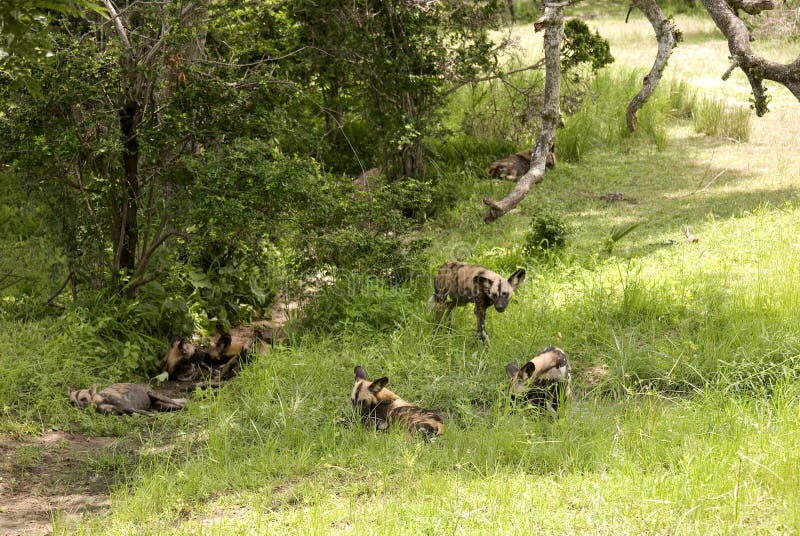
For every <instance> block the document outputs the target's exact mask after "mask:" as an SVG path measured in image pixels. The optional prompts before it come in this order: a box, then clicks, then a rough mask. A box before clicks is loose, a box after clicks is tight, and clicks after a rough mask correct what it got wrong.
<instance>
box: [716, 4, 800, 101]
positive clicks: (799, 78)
mask: <svg viewBox="0 0 800 536" xmlns="http://www.w3.org/2000/svg"><path fill="white" fill-rule="evenodd" d="M702 2H703V6H704V7H705V8H706V11H708V14H709V15H711V18H712V19H713V20H714V24H716V25H717V28H719V29H720V31H721V32H722V33H723V35H725V38H726V39H727V40H728V50H729V51H730V53H731V60H732V61H733V68H736V67H738V68H740V69H741V70H742V71H743V72H744V74H745V75H746V76H747V79H748V80H749V81H750V87H751V88H752V89H753V97H754V106H755V110H756V115H758V116H759V117H761V116H763V115H764V114H765V113H767V111H768V109H767V103H768V102H769V99H768V98H767V94H766V88H765V87H764V80H772V81H774V82H778V83H779V84H782V85H783V86H785V87H786V88H787V89H788V90H789V91H791V92H792V95H794V96H795V98H797V100H800V56H799V57H798V58H797V59H795V60H794V61H793V62H791V63H787V64H783V63H778V62H774V61H769V60H767V59H764V58H762V57H761V56H759V55H758V54H756V53H754V52H753V51H752V49H751V48H750V41H751V37H750V31H749V30H748V29H747V26H746V25H745V23H744V21H743V20H742V19H740V18H739V17H738V16H737V14H736V13H735V12H734V9H735V10H738V9H742V10H743V11H746V12H747V13H750V14H758V13H760V12H761V11H763V10H766V9H772V7H774V2H773V1H772V0H733V1H731V2H730V5H729V4H728V3H727V2H725V0H702ZM731 6H733V7H731ZM733 68H732V69H733ZM732 69H729V70H728V71H726V73H725V75H723V80H725V79H727V78H728V76H730V72H731V70H732Z"/></svg>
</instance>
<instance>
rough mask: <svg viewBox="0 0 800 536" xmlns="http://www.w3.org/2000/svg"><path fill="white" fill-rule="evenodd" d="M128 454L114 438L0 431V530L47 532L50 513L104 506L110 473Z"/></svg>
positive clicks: (63, 515) (65, 517)
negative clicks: (21, 435)
mask: <svg viewBox="0 0 800 536" xmlns="http://www.w3.org/2000/svg"><path fill="white" fill-rule="evenodd" d="M129 459H130V456H129V453H128V452H127V451H125V450H124V449H121V448H120V445H119V441H118V440H117V439H115V438H109V437H83V436H78V435H73V434H68V433H64V432H49V433H47V434H45V435H43V436H41V437H26V438H23V439H13V438H11V437H8V436H4V435H0V534H2V535H4V536H19V535H25V536H28V535H34V534H49V533H50V532H51V529H52V524H53V521H54V520H56V519H58V520H59V523H69V522H70V521H71V520H75V519H76V518H78V517H80V516H81V515H82V514H83V513H84V512H91V513H96V512H99V511H102V510H104V509H106V508H107V507H108V506H109V504H110V499H109V489H110V487H111V486H112V485H113V483H114V475H115V474H117V470H118V469H119V468H120V464H123V465H124V464H126V463H128V460H129Z"/></svg>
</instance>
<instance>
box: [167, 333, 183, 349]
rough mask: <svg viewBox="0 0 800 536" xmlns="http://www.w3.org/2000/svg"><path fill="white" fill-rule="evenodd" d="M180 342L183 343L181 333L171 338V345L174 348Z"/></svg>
mask: <svg viewBox="0 0 800 536" xmlns="http://www.w3.org/2000/svg"><path fill="white" fill-rule="evenodd" d="M179 344H183V337H181V336H180V335H173V336H172V338H170V340H169V345H170V346H171V347H172V348H175V347H176V346H178V345H179Z"/></svg>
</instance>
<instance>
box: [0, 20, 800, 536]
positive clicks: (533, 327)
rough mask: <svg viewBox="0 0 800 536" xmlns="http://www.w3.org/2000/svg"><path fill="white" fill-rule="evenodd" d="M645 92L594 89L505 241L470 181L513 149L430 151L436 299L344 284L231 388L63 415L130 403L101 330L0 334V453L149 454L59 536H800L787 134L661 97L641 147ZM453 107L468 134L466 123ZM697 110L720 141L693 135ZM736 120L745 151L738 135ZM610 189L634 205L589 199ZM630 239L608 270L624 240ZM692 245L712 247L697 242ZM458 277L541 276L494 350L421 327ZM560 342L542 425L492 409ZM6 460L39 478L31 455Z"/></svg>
mask: <svg viewBox="0 0 800 536" xmlns="http://www.w3.org/2000/svg"><path fill="white" fill-rule="evenodd" d="M620 9H622V8H620ZM623 11H624V10H623ZM640 22H641V21H640ZM641 24H644V25H645V26H646V23H644V22H641ZM614 37H617V38H618V37H619V36H614ZM615 42H616V41H615ZM615 46H617V45H615ZM677 50H678V51H680V50H681V49H680V48H679V49H677ZM722 59H723V60H724V58H722ZM698 61H699V60H698ZM722 64H723V65H724V61H722ZM722 71H724V66H723V67H722ZM637 73H638V74H637ZM684 74H686V73H684ZM689 74H691V73H689ZM640 76H641V73H640V72H638V71H635V70H627V68H620V69H615V70H609V71H608V72H607V73H604V74H602V75H601V76H599V77H598V79H597V80H596V82H595V85H594V86H593V89H592V91H591V95H590V99H589V100H588V101H587V104H586V105H585V107H584V108H585V110H584V108H582V109H581V111H579V112H578V114H576V115H575V116H573V117H571V118H569V119H568V121H567V125H566V127H565V128H564V129H562V131H561V132H560V133H559V143H558V150H559V152H560V155H561V156H562V158H561V160H560V161H559V164H558V166H557V167H556V169H555V170H553V171H551V172H548V175H547V180H545V181H544V182H543V183H542V184H541V185H539V186H537V187H536V189H534V190H533V191H531V193H530V195H529V197H528V198H527V199H526V201H525V202H524V203H522V205H520V207H519V209H518V210H516V211H514V212H512V213H510V214H508V215H506V216H505V217H504V218H503V219H502V220H500V221H499V222H497V223H495V224H492V225H485V224H483V223H482V221H481V217H482V215H483V213H484V210H485V208H484V206H483V204H482V203H481V199H482V197H483V196H485V195H490V196H492V197H495V198H500V197H502V196H503V195H504V194H505V193H506V192H507V191H508V190H509V189H510V188H511V185H510V184H509V183H507V182H502V181H488V180H485V179H484V178H483V177H482V174H483V169H484V168H485V167H486V165H487V164H488V163H489V162H491V160H493V159H494V158H496V157H498V156H504V155H505V154H508V152H511V151H513V150H515V148H514V146H513V144H510V143H509V140H508V139H500V137H498V136H497V135H496V132H494V131H491V130H484V131H482V132H483V133H482V134H481V135H474V136H466V135H453V136H452V137H449V138H447V139H444V138H443V139H440V140H437V141H436V143H435V144H433V147H432V151H433V153H434V158H435V161H434V163H433V164H432V165H431V169H432V170H433V171H432V173H433V174H435V175H436V182H437V184H438V188H437V192H436V193H435V196H434V197H435V199H434V204H435V207H436V211H435V215H434V218H433V219H432V220H430V221H429V222H428V223H427V224H426V226H425V228H424V229H422V230H420V233H421V234H423V235H425V236H428V237H430V238H432V239H433V241H434V246H433V247H431V249H430V251H429V254H428V259H429V265H428V266H427V267H425V268H427V273H428V275H427V276H420V277H418V278H416V279H414V280H412V281H410V282H409V283H408V284H406V285H403V286H401V287H386V286H382V285H383V284H382V283H379V282H376V281H373V280H361V279H359V278H354V279H353V280H352V281H348V282H347V284H346V285H342V286H341V287H340V288H337V289H335V292H333V293H331V294H329V295H326V300H328V304H329V305H328V306H327V307H330V309H328V310H323V311H321V312H320V313H319V315H318V318H320V319H324V321H325V322H326V323H327V325H326V326H325V329H321V330H319V331H318V332H314V333H309V334H307V335H305V336H302V337H298V338H296V339H294V340H293V341H292V344H291V345H290V346H289V347H287V348H278V349H276V350H274V351H272V352H270V353H268V354H265V355H261V356H258V357H257V358H256V359H255V361H254V362H253V363H252V364H251V365H250V366H248V367H247V368H246V369H245V370H243V372H242V374H241V375H240V376H238V377H237V378H236V379H235V380H234V381H233V382H231V383H230V384H229V385H227V386H226V387H225V388H224V389H221V390H219V391H216V392H205V393H200V392H198V393H195V394H194V396H193V398H192V402H191V404H190V406H189V408H188V409H187V411H185V412H180V413H173V414H163V415H159V416H157V417H155V418H153V419H148V418H144V417H140V416H134V417H130V418H112V417H104V416H100V415H96V414H93V413H92V412H86V411H79V410H77V409H75V408H72V407H70V406H69V404H68V402H67V399H66V395H65V394H64V390H65V388H66V386H67V385H71V386H74V387H77V386H81V387H84V386H87V385H88V384H90V383H92V382H94V381H97V382H99V383H101V385H105V384H107V383H109V382H111V381H116V380H120V379H123V378H125V379H129V378H126V377H125V375H124V373H125V370H126V369H125V365H124V357H123V356H122V355H119V356H118V355H100V354H98V353H97V351H96V349H95V348H93V347H92V341H93V340H94V338H95V337H96V334H97V333H99V331H98V330H99V329H100V327H98V326H96V325H93V324H92V323H91V322H89V321H88V320H87V319H86V318H83V317H65V318H58V317H53V318H49V319H45V320H41V319H39V320H35V319H30V318H24V317H11V316H9V317H3V318H0V325H1V326H2V329H3V331H4V333H11V334H15V336H14V337H4V338H2V339H0V366H2V369H3V371H4V375H3V381H2V382H0V408H2V414H1V415H0V429H2V430H3V431H4V432H6V433H13V434H24V433H31V432H34V431H37V430H40V429H42V428H49V427H56V428H62V429H67V430H71V431H75V432H81V433H84V434H90V435H116V436H121V437H125V438H127V439H128V440H129V442H135V443H137V444H141V449H139V451H138V452H137V453H136V457H135V458H133V457H131V458H129V457H128V456H127V455H125V454H115V453H101V454H98V455H96V456H94V457H90V459H89V461H88V462H87V471H88V470H102V471H104V472H106V473H113V474H116V475H117V477H118V481H119V482H120V483H119V484H118V485H117V486H116V487H115V488H114V495H113V504H112V507H111V509H110V511H108V512H106V513H100V514H97V515H87V516H85V517H84V518H83V519H82V520H80V521H79V522H77V523H75V522H71V521H69V520H67V519H66V518H64V517H61V516H58V515H56V516H55V527H54V532H55V533H56V534H132V533H137V534H138V533H141V534H198V533H202V534H242V533H247V534H265V533H275V534H329V533H343V534H347V533H365V532H366V533H391V534H395V533H396V534H425V533H430V534H439V533H462V534H481V533H508V534H517V533H525V532H531V533H540V532H545V531H547V532H556V533H559V534H586V533H590V534H612V533H613V534H644V533H655V534H686V533H688V534H729V533H733V534H741V533H745V534H773V533H775V534H782V533H785V534H791V533H797V532H798V531H800V506H799V505H798V502H797V501H796V497H797V496H798V494H799V493H800V473H798V471H797V469H796V468H797V466H798V464H799V463H800V454H798V449H797V448H796V446H797V445H798V443H800V409H799V408H800V405H798V399H799V398H798V395H800V378H799V377H798V376H799V375H800V324H798V322H797V311H798V310H800V285H798V284H797V283H796V282H797V281H798V280H800V255H798V247H799V246H798V242H797V239H796V229H797V226H798V223H799V222H800V200H798V197H797V194H796V188H795V185H796V184H797V182H798V180H800V171H798V170H797V167H796V166H793V165H791V164H792V163H793V162H795V160H796V154H795V153H794V152H793V151H794V149H795V148H793V147H792V146H791V144H786V143H785V139H784V137H782V134H781V133H782V132H789V131H790V130H789V129H791V128H795V127H794V126H793V125H794V122H793V121H794V115H792V114H791V113H784V114H783V115H779V114H776V113H771V114H770V115H768V116H767V117H766V118H764V119H760V120H758V121H767V123H757V122H756V120H753V124H752V125H750V123H748V121H749V119H748V120H745V118H744V117H743V116H737V115H736V114H739V113H740V112H738V111H737V110H735V109H731V108H729V107H727V105H726V106H724V107H722V108H719V107H718V104H719V103H720V102H726V101H724V100H717V101H712V100H707V97H706V96H705V93H702V94H701V90H700V89H699V88H697V87H695V86H692V85H690V84H688V83H687V82H683V81H681V80H680V79H668V80H666V81H665V84H664V85H663V86H662V88H661V89H660V90H659V92H657V93H656V95H655V96H654V97H653V100H652V101H651V102H650V103H648V104H647V105H646V106H645V108H644V109H643V110H642V112H641V114H640V117H639V120H640V133H637V134H636V135H635V136H634V137H631V136H629V135H628V134H627V133H626V132H625V131H624V104H625V103H626V102H627V99H628V98H630V96H632V94H634V93H635V86H636V84H637V83H638V82H637V80H639V79H640ZM709 94H713V95H715V96H718V95H719V92H717V91H716V90H715V91H712V92H710V93H709ZM701 95H702V96H701ZM454 98H455V101H454V104H453V106H454V110H456V111H457V110H459V109H460V110H462V111H463V110H469V108H466V107H465V101H462V100H459V99H465V98H467V97H465V96H464V95H462V94H458V95H456V96H454ZM777 104H778V105H779V109H780V108H781V107H782V108H784V109H785V107H786V106H789V105H793V106H796V103H788V104H787V103H786V102H785V101H784V102H783V103H781V102H778V103H777ZM710 109H711V110H712V111H713V113H710V114H708V119H707V121H708V123H707V124H708V125H710V126H709V127H708V130H705V128H706V127H703V128H698V127H695V125H694V124H693V122H692V119H694V120H696V119H697V118H698V117H699V116H701V115H702V114H707V113H708V110H710ZM457 116H458V114H457V113H455V111H454V113H453V114H452V116H450V117H449V119H448V120H451V121H453V123H452V124H450V127H451V128H453V129H454V130H458V129H457V128H456V126H457V125H459V124H460V123H459V122H458V121H457ZM733 117H739V119H736V120H735V121H733V122H732V123H730V124H729V123H726V122H727V121H729V120H731V118H733ZM748 118H749V116H748ZM743 124H747V125H749V126H748V127H747V128H752V129H753V130H754V136H753V139H755V140H758V143H748V142H747V141H746V140H747V139H748V138H747V136H741V137H739V134H737V133H742V132H747V131H746V130H745V131H743V130H741V129H742V128H745V127H744V126H743ZM726 125H727V126H726ZM489 126H491V125H489ZM713 129H716V130H713ZM736 129H739V130H736ZM706 134H709V135H706ZM756 134H757V135H756ZM728 138H734V139H737V140H740V141H741V144H738V143H736V144H734V143H731V142H730V140H729V139H728ZM781 140H783V142H784V144H783V145H780V144H776V143H775V142H776V141H781ZM566 155H572V156H569V157H567V156H566ZM610 192H621V193H624V194H625V195H626V196H627V197H628V198H630V199H632V201H631V202H625V201H622V202H615V203H609V202H606V201H604V200H602V199H601V198H600V196H601V195H603V194H606V193H610ZM541 212H547V213H548V214H557V215H558V217H559V218H560V220H561V221H563V222H564V223H566V224H567V227H568V228H569V229H570V233H569V234H568V235H567V243H566V245H565V246H564V247H563V248H562V249H561V250H560V251H558V252H557V253H554V254H551V255H547V256H544V257H542V258H539V257H529V256H527V255H526V253H525V248H524V245H525V237H526V235H527V234H528V232H529V231H530V229H531V222H532V220H533V218H534V216H535V215H536V214H539V213H541ZM632 224H637V226H636V227H635V228H634V229H633V230H632V231H631V232H630V233H628V234H627V235H625V236H624V237H622V238H620V239H619V240H618V241H617V242H615V243H614V244H613V247H612V248H610V249H609V248H608V247H607V239H608V237H609V236H611V235H612V233H613V232H614V230H615V229H622V228H624V227H625V226H629V225H632ZM685 226H689V227H690V228H691V231H692V232H693V233H694V234H695V235H697V236H698V237H699V238H700V241H699V242H697V243H689V242H688V241H686V240H685V238H684V237H683V231H682V230H683V227H685ZM454 258H458V259H463V260H468V261H472V262H478V263H483V264H485V265H487V266H489V267H491V268H492V269H495V270H497V271H499V272H501V273H505V274H510V273H511V272H512V271H513V270H514V269H516V268H517V267H520V266H523V267H525V268H526V269H527V270H528V278H527V280H526V281H525V283H524V284H523V285H522V286H521V287H520V288H519V290H518V293H517V295H516V296H515V298H514V300H513V301H512V303H511V305H510V306H509V308H508V310H507V311H506V312H505V313H503V314H498V313H496V312H489V314H488V315H487V316H488V319H487V324H488V331H489V336H490V337H491V340H492V344H491V345H490V346H489V347H488V348H484V347H483V346H482V345H479V344H477V343H476V342H475V340H474V334H473V333H474V329H475V318H474V315H473V313H472V311H471V309H470V308H461V309H459V310H457V311H456V315H455V321H454V327H453V330H452V331H448V330H446V329H440V330H438V331H435V330H434V326H433V325H432V318H431V316H430V314H429V313H428V312H427V311H426V307H425V299H426V298H427V294H428V293H429V292H430V288H431V275H432V274H433V273H434V271H435V269H436V267H437V266H438V265H439V264H440V263H441V262H444V261H446V260H450V259H454ZM425 271H426V270H421V272H425ZM326 313H327V314H326ZM79 326H80V327H81V329H78V327H79ZM20 341H22V342H20ZM550 344H558V345H559V346H561V347H562V348H564V349H565V350H566V351H567V353H568V355H569V356H570V358H571V363H572V366H573V376H574V392H575V393H574V397H573V399H572V400H571V401H570V402H569V403H568V404H567V405H566V407H565V408H564V410H563V411H562V413H561V414H560V415H559V417H558V418H555V419H552V418H548V417H543V416H541V415H539V414H537V413H534V412H531V411H526V410H520V409H514V408H511V407H510V406H509V403H508V400H507V398H506V397H505V395H504V392H503V391H504V388H505V372H504V367H505V365H506V364H507V363H508V362H510V361H517V362H522V361H524V360H527V359H528V358H529V357H531V356H532V355H533V354H534V353H535V352H538V351H539V350H541V349H542V348H544V347H545V346H548V345H550ZM356 364H360V365H362V366H364V367H365V368H366V370H367V372H368V373H369V374H370V375H371V376H372V377H377V376H379V375H386V376H388V377H389V379H390V383H389V386H390V388H392V389H393V390H395V391H396V392H397V393H398V394H399V395H400V396H402V397H404V398H406V399H408V400H410V401H412V402H415V403H418V404H420V405H422V406H424V407H429V408H434V409H438V410H439V411H441V412H442V413H443V414H444V415H445V417H446V421H445V433H444V435H443V436H442V437H440V438H438V439H436V440H435V441H433V442H432V443H425V442H422V441H418V440H417V439H415V438H412V437H409V436H407V435H406V434H404V433H403V432H401V431H398V430H394V431H390V432H388V433H381V434H379V433H374V432H370V431H367V430H364V429H362V428H361V427H360V426H358V425H357V420H356V419H355V418H354V416H353V415H352V411H351V409H350V403H349V392H350V388H351V386H352V381H353V378H352V373H353V367H354V366H355V365H356ZM16 456H17V457H16V460H17V462H18V464H19V465H20V466H25V467H28V466H31V465H33V464H35V463H36V460H37V456H38V452H37V451H36V450H35V449H28V450H23V451H22V452H18V453H17V455H16Z"/></svg>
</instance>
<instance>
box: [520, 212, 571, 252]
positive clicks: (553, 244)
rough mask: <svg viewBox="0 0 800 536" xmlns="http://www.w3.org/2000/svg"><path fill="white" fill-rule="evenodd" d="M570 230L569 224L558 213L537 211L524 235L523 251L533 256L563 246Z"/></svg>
mask: <svg viewBox="0 0 800 536" xmlns="http://www.w3.org/2000/svg"><path fill="white" fill-rule="evenodd" d="M570 232H571V230H570V227H569V225H568V224H567V223H565V222H564V220H563V219H562V218H561V217H560V216H559V215H557V214H554V213H552V212H540V213H537V214H536V215H535V216H534V217H533V220H532V221H531V230H530V231H528V232H527V234H526V235H525V243H524V245H523V251H524V252H525V254H526V255H528V256H530V257H535V256H537V255H540V254H541V253H542V252H544V251H546V250H556V249H560V248H563V247H564V246H565V245H566V243H567V236H568V235H569V233H570Z"/></svg>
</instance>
